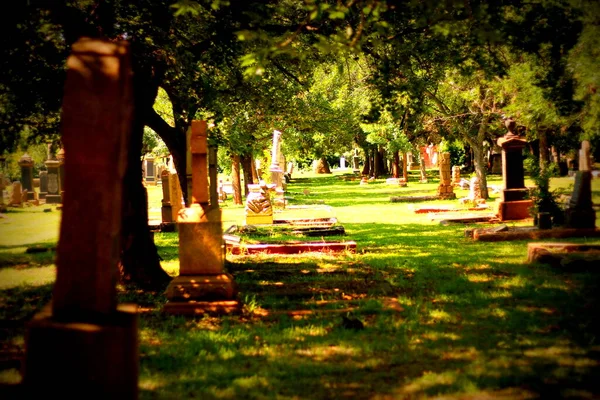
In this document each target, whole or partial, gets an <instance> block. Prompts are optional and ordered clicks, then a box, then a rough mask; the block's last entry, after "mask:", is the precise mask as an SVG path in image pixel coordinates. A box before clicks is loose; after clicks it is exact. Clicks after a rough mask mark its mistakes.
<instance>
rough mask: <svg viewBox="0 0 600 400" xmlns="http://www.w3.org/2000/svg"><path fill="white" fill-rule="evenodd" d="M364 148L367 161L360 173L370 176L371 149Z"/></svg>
mask: <svg viewBox="0 0 600 400" xmlns="http://www.w3.org/2000/svg"><path fill="white" fill-rule="evenodd" d="M363 150H364V153H365V163H364V164H363V168H362V171H361V172H360V173H361V175H363V176H369V175H370V174H371V150H370V149H369V148H368V147H365V148H363Z"/></svg>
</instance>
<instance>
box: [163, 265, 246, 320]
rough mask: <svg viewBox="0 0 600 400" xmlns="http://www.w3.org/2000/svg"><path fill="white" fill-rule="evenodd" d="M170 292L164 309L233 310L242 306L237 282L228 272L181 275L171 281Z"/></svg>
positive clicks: (190, 311)
mask: <svg viewBox="0 0 600 400" xmlns="http://www.w3.org/2000/svg"><path fill="white" fill-rule="evenodd" d="M166 295H167V298H168V299H169V301H168V302H167V304H165V307H164V311H165V312H167V313H172V314H201V313H203V312H208V311H202V310H209V311H212V312H219V311H221V312H223V313H231V312H233V311H235V309H237V308H238V307H239V305H238V302H237V301H235V297H236V295H237V285H236V284H235V281H234V280H233V276H231V275H230V274H227V273H221V274H204V275H179V276H178V277H176V278H175V279H173V280H172V281H171V283H169V286H168V287H167V291H166Z"/></svg>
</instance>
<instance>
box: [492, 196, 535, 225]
mask: <svg viewBox="0 0 600 400" xmlns="http://www.w3.org/2000/svg"><path fill="white" fill-rule="evenodd" d="M532 206H533V202H532V201H531V200H519V201H499V202H498V211H497V214H498V218H499V219H500V221H511V220H518V219H527V218H531V215H530V214H529V209H530V208H531V207H532Z"/></svg>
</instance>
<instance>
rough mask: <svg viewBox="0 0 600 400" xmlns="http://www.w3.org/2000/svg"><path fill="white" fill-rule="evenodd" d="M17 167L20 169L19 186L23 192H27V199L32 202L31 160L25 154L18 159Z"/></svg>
mask: <svg viewBox="0 0 600 400" xmlns="http://www.w3.org/2000/svg"><path fill="white" fill-rule="evenodd" d="M19 167H21V185H22V187H23V191H25V190H26V191H27V199H26V200H33V192H34V190H33V159H32V158H31V156H30V155H29V154H27V153H25V154H23V156H22V157H21V158H20V159H19Z"/></svg>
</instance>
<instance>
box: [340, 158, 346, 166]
mask: <svg viewBox="0 0 600 400" xmlns="http://www.w3.org/2000/svg"><path fill="white" fill-rule="evenodd" d="M340 169H346V158H345V157H344V156H341V157H340Z"/></svg>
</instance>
